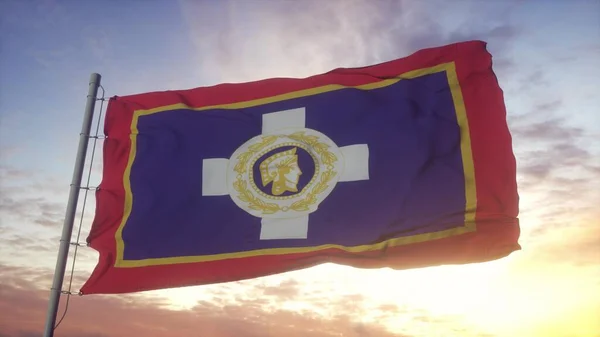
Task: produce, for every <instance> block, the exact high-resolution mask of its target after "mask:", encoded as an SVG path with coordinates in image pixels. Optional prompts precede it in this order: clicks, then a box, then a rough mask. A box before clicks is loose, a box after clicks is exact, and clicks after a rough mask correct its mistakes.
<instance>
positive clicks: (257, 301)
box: [0, 266, 406, 337]
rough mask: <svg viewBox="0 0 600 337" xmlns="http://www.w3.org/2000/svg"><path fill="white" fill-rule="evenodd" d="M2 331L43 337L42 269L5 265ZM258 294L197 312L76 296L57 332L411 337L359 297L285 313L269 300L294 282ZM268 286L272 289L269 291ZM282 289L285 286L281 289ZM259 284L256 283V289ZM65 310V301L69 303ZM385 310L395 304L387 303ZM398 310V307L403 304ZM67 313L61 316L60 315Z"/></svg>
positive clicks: (129, 298) (7, 335)
mask: <svg viewBox="0 0 600 337" xmlns="http://www.w3.org/2000/svg"><path fill="white" fill-rule="evenodd" d="M1 270H2V274H1V275H2V279H1V281H0V312H2V313H3V314H2V318H1V319H0V331H2V333H3V334H1V335H0V336H2V337H12V336H14V337H17V336H18V337H22V336H30V335H31V336H39V335H40V334H41V331H42V328H43V325H44V319H45V314H46V308H47V298H48V291H45V290H41V289H40V288H39V287H38V286H37V284H38V283H39V282H40V281H43V282H44V283H45V284H49V283H48V281H49V276H50V275H49V274H48V273H44V272H43V271H41V270H35V269H28V268H20V267H11V266H1ZM261 289H262V290H263V291H262V294H261V293H260V290H258V292H257V294H258V295H259V296H258V297H257V298H249V299H238V300H237V301H235V302H232V303H227V301H218V300H211V301H201V302H198V303H197V305H196V306H195V307H193V308H191V309H190V310H184V311H175V310H168V309H165V307H166V306H168V305H169V303H168V301H166V300H162V299H150V298H145V297H143V296H139V295H123V296H118V297H117V296H101V295H97V296H84V297H78V296H74V297H72V298H71V300H70V304H69V308H68V313H67V316H66V318H65V320H64V321H63V322H62V323H61V325H60V326H59V327H58V329H57V332H60V336H64V337H75V336H77V337H104V336H111V337H118V336H146V337H153V336H165V335H169V336H182V337H185V336H198V335H202V336H211V337H270V336H273V337H279V336H286V337H305V336H314V337H334V336H340V335H341V336H349V337H367V336H368V337H375V336H376V337H406V335H399V334H394V333H391V332H389V331H387V330H386V329H385V328H384V327H383V326H381V325H379V324H378V323H376V322H371V323H364V322H357V321H356V319H355V318H354V316H355V315H354V313H353V312H352V310H355V307H354V306H352V305H351V304H352V302H356V301H359V300H361V298H360V296H358V297H357V296H351V297H349V298H342V299H340V300H338V301H339V302H340V303H337V302H336V303H334V304H335V306H336V307H337V308H339V310H338V312H336V313H335V315H333V316H332V317H323V316H320V315H317V314H316V313H314V312H310V311H306V310H300V311H291V310H284V309H280V308H277V307H273V306H270V305H269V303H270V302H269V300H268V299H267V298H265V297H263V296H262V295H264V294H270V295H269V296H268V297H273V296H274V297H277V298H278V299H279V300H285V299H286V298H289V297H290V296H294V295H295V294H297V293H298V289H297V284H296V283H295V282H294V281H286V282H283V283H282V284H281V285H280V287H275V288H265V287H262V288H261ZM267 289H268V290H267ZM275 289H277V290H275ZM256 290H257V289H256V288H255V291H256ZM61 304H62V305H61V312H62V310H63V308H64V304H65V298H63V299H62V301H61ZM381 309H382V310H387V309H394V308H392V307H389V308H388V307H382V308H381ZM396 309H397V308H396ZM59 317H60V316H59Z"/></svg>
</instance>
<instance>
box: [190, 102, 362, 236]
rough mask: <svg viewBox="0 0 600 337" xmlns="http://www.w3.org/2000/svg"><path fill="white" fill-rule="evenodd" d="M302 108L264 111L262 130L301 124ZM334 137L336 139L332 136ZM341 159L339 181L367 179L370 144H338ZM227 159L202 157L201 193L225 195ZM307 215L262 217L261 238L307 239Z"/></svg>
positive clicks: (267, 131) (274, 129)
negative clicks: (341, 145)
mask: <svg viewBox="0 0 600 337" xmlns="http://www.w3.org/2000/svg"><path fill="white" fill-rule="evenodd" d="M305 121H306V111H305V108H298V109H291V110H284V111H278V112H273V113H268V114H264V115H263V118H262V134H266V133H272V132H274V131H277V130H279V129H283V128H304V127H305ZM334 141H335V140H334ZM339 150H340V151H341V154H342V157H343V158H341V159H342V160H343V162H344V165H343V172H341V175H340V177H339V180H338V182H344V181H358V180H368V179H369V147H368V146H367V144H356V145H349V146H343V147H340V148H339ZM228 165H229V159H227V158H210V159H204V160H203V161H202V196H226V195H229V193H230V190H231V187H230V183H229V182H228V181H227V171H228ZM308 223H309V215H308V214H307V215H304V216H299V217H295V218H262V220H261V230H260V239H261V240H272V239H306V238H307V237H308Z"/></svg>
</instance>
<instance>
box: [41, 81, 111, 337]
mask: <svg viewBox="0 0 600 337" xmlns="http://www.w3.org/2000/svg"><path fill="white" fill-rule="evenodd" d="M100 78H101V76H100V74H96V73H93V74H91V76H90V82H89V88H88V95H87V102H86V104H85V112H84V115H83V124H82V126H81V133H80V134H79V148H78V149H77V157H76V158H75V168H74V169H73V178H72V180H71V189H70V191H69V200H68V203H67V210H66V212H65V220H64V223H63V230H62V235H61V238H60V246H59V248H58V257H57V259H56V268H55V270H54V280H53V281H52V288H51V289H50V300H49V303H48V312H47V315H46V326H45V328H44V337H52V336H53V335H54V325H55V324H56V315H57V313H58V303H59V301H60V295H61V291H62V285H63V280H64V276H65V269H66V266H67V260H68V258H69V246H70V244H71V234H72V233H73V223H74V220H75V213H76V211H77V201H78V199H79V190H80V189H81V178H82V176H83V168H84V166H85V156H86V154H87V149H88V140H89V137H90V129H91V126H92V120H93V117H94V107H95V105H96V98H97V95H98V87H99V86H100Z"/></svg>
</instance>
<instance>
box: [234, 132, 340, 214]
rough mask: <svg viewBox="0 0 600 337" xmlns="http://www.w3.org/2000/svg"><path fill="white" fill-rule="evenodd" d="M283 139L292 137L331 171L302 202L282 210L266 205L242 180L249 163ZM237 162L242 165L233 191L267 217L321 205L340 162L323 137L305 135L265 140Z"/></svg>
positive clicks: (238, 170)
mask: <svg viewBox="0 0 600 337" xmlns="http://www.w3.org/2000/svg"><path fill="white" fill-rule="evenodd" d="M279 137H288V138H291V139H293V140H296V141H298V142H301V143H304V144H306V145H308V146H309V147H311V148H312V149H314V151H315V152H316V153H317V154H318V155H319V157H320V159H321V162H323V163H324V164H325V165H327V170H325V171H324V172H323V173H322V174H321V176H320V179H319V181H318V182H317V183H316V184H315V186H314V187H313V189H312V190H311V191H310V192H309V193H307V194H306V196H305V197H304V198H303V199H302V200H298V201H296V202H294V203H292V204H291V205H290V206H289V207H281V206H279V205H278V204H276V203H270V202H265V201H263V200H261V199H260V198H257V197H256V196H255V195H254V194H253V193H252V192H251V191H250V190H249V189H248V184H247V181H245V180H244V179H243V176H242V174H243V173H244V172H246V171H247V170H248V169H249V168H248V163H249V161H250V159H252V157H253V156H254V155H255V154H256V153H258V152H260V151H262V150H263V149H264V148H265V147H267V146H269V145H271V144H273V143H274V142H275V141H276V140H277V138H279ZM236 159H237V160H238V162H237V163H236V165H235V167H234V171H235V172H237V173H238V176H237V179H236V181H234V183H233V188H234V189H235V191H237V192H238V193H239V194H238V198H239V199H240V201H242V202H246V203H248V207H249V208H250V209H253V210H257V211H261V212H262V213H263V214H274V213H277V212H280V211H283V212H286V211H288V210H290V209H291V210H294V211H298V212H302V211H307V210H309V207H310V206H311V205H313V204H315V203H316V202H317V196H318V195H319V194H321V193H323V192H324V191H325V190H327V188H328V187H329V183H330V181H331V180H332V179H333V178H334V177H335V175H336V171H335V170H334V169H333V168H334V167H333V164H335V162H336V161H337V160H338V158H337V156H336V155H335V154H334V153H332V152H331V151H329V145H327V144H326V143H322V142H320V141H319V137H317V136H310V135H306V134H305V133H304V132H302V131H300V132H295V133H293V134H291V135H282V136H263V137H262V140H261V142H259V143H257V144H254V145H252V146H250V147H249V148H248V151H246V152H243V153H241V154H240V155H238V156H237V158H236Z"/></svg>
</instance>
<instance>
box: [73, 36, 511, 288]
mask: <svg viewBox="0 0 600 337" xmlns="http://www.w3.org/2000/svg"><path fill="white" fill-rule="evenodd" d="M485 46H486V45H485V43H484V42H481V41H468V42H463V43H457V44H452V45H448V46H444V47H438V48H431V49H425V50H421V51H418V52H417V53H415V54H413V55H411V56H408V57H406V58H402V59H397V60H394V61H390V62H386V63H382V64H378V65H373V66H368V67H363V68H352V69H349V68H340V69H335V70H332V71H330V72H328V73H325V74H321V75H316V76H312V77H309V78H305V79H291V78H275V79H267V80H262V81H256V82H250V83H240V84H221V85H217V86H213V87H203V88H196V89H191V90H179V91H166V92H152V93H144V94H139V95H131V96H123V97H113V98H111V100H110V102H109V105H108V109H107V116H106V121H105V133H106V136H107V139H106V140H105V143H104V173H103V179H102V183H101V184H100V187H99V190H98V191H97V207H96V216H95V219H94V222H93V224H92V230H91V233H90V235H89V237H88V243H89V245H90V246H91V247H92V248H94V249H96V250H97V251H99V253H100V258H99V262H98V265H97V266H96V268H95V270H94V272H93V273H92V275H91V276H90V278H89V280H88V281H87V282H86V284H85V285H84V286H83V288H82V290H81V291H82V293H83V294H93V293H125V292H134V291H143V290H152V289H162V288H170V287H181V286H189V285H200V284H208V283H217V282H227V281H235V280H241V279H248V278H253V277H259V276H265V275H270V274H276V273H282V272H286V271H291V270H297V269H301V268H306V267H309V266H314V265H317V264H320V263H324V262H334V263H339V264H345V265H351V266H356V267H362V268H380V267H390V268H395V269H406V268H414V267H423V266H433V265H440V264H463V263H472V262H481V261H489V260H493V259H497V258H501V257H504V256H506V255H508V254H510V253H511V252H513V251H515V250H518V249H519V248H520V247H519V244H518V237H519V224H518V218H517V214H518V194H517V185H516V169H515V166H516V165H515V159H514V155H513V153H512V144H511V137H510V133H509V130H508V128H507V124H506V112H505V107H504V102H503V97H502V91H501V89H500V87H499V85H498V83H497V80H496V77H495V75H494V73H493V70H492V58H491V55H490V54H489V53H488V52H487V51H486V48H485Z"/></svg>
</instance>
